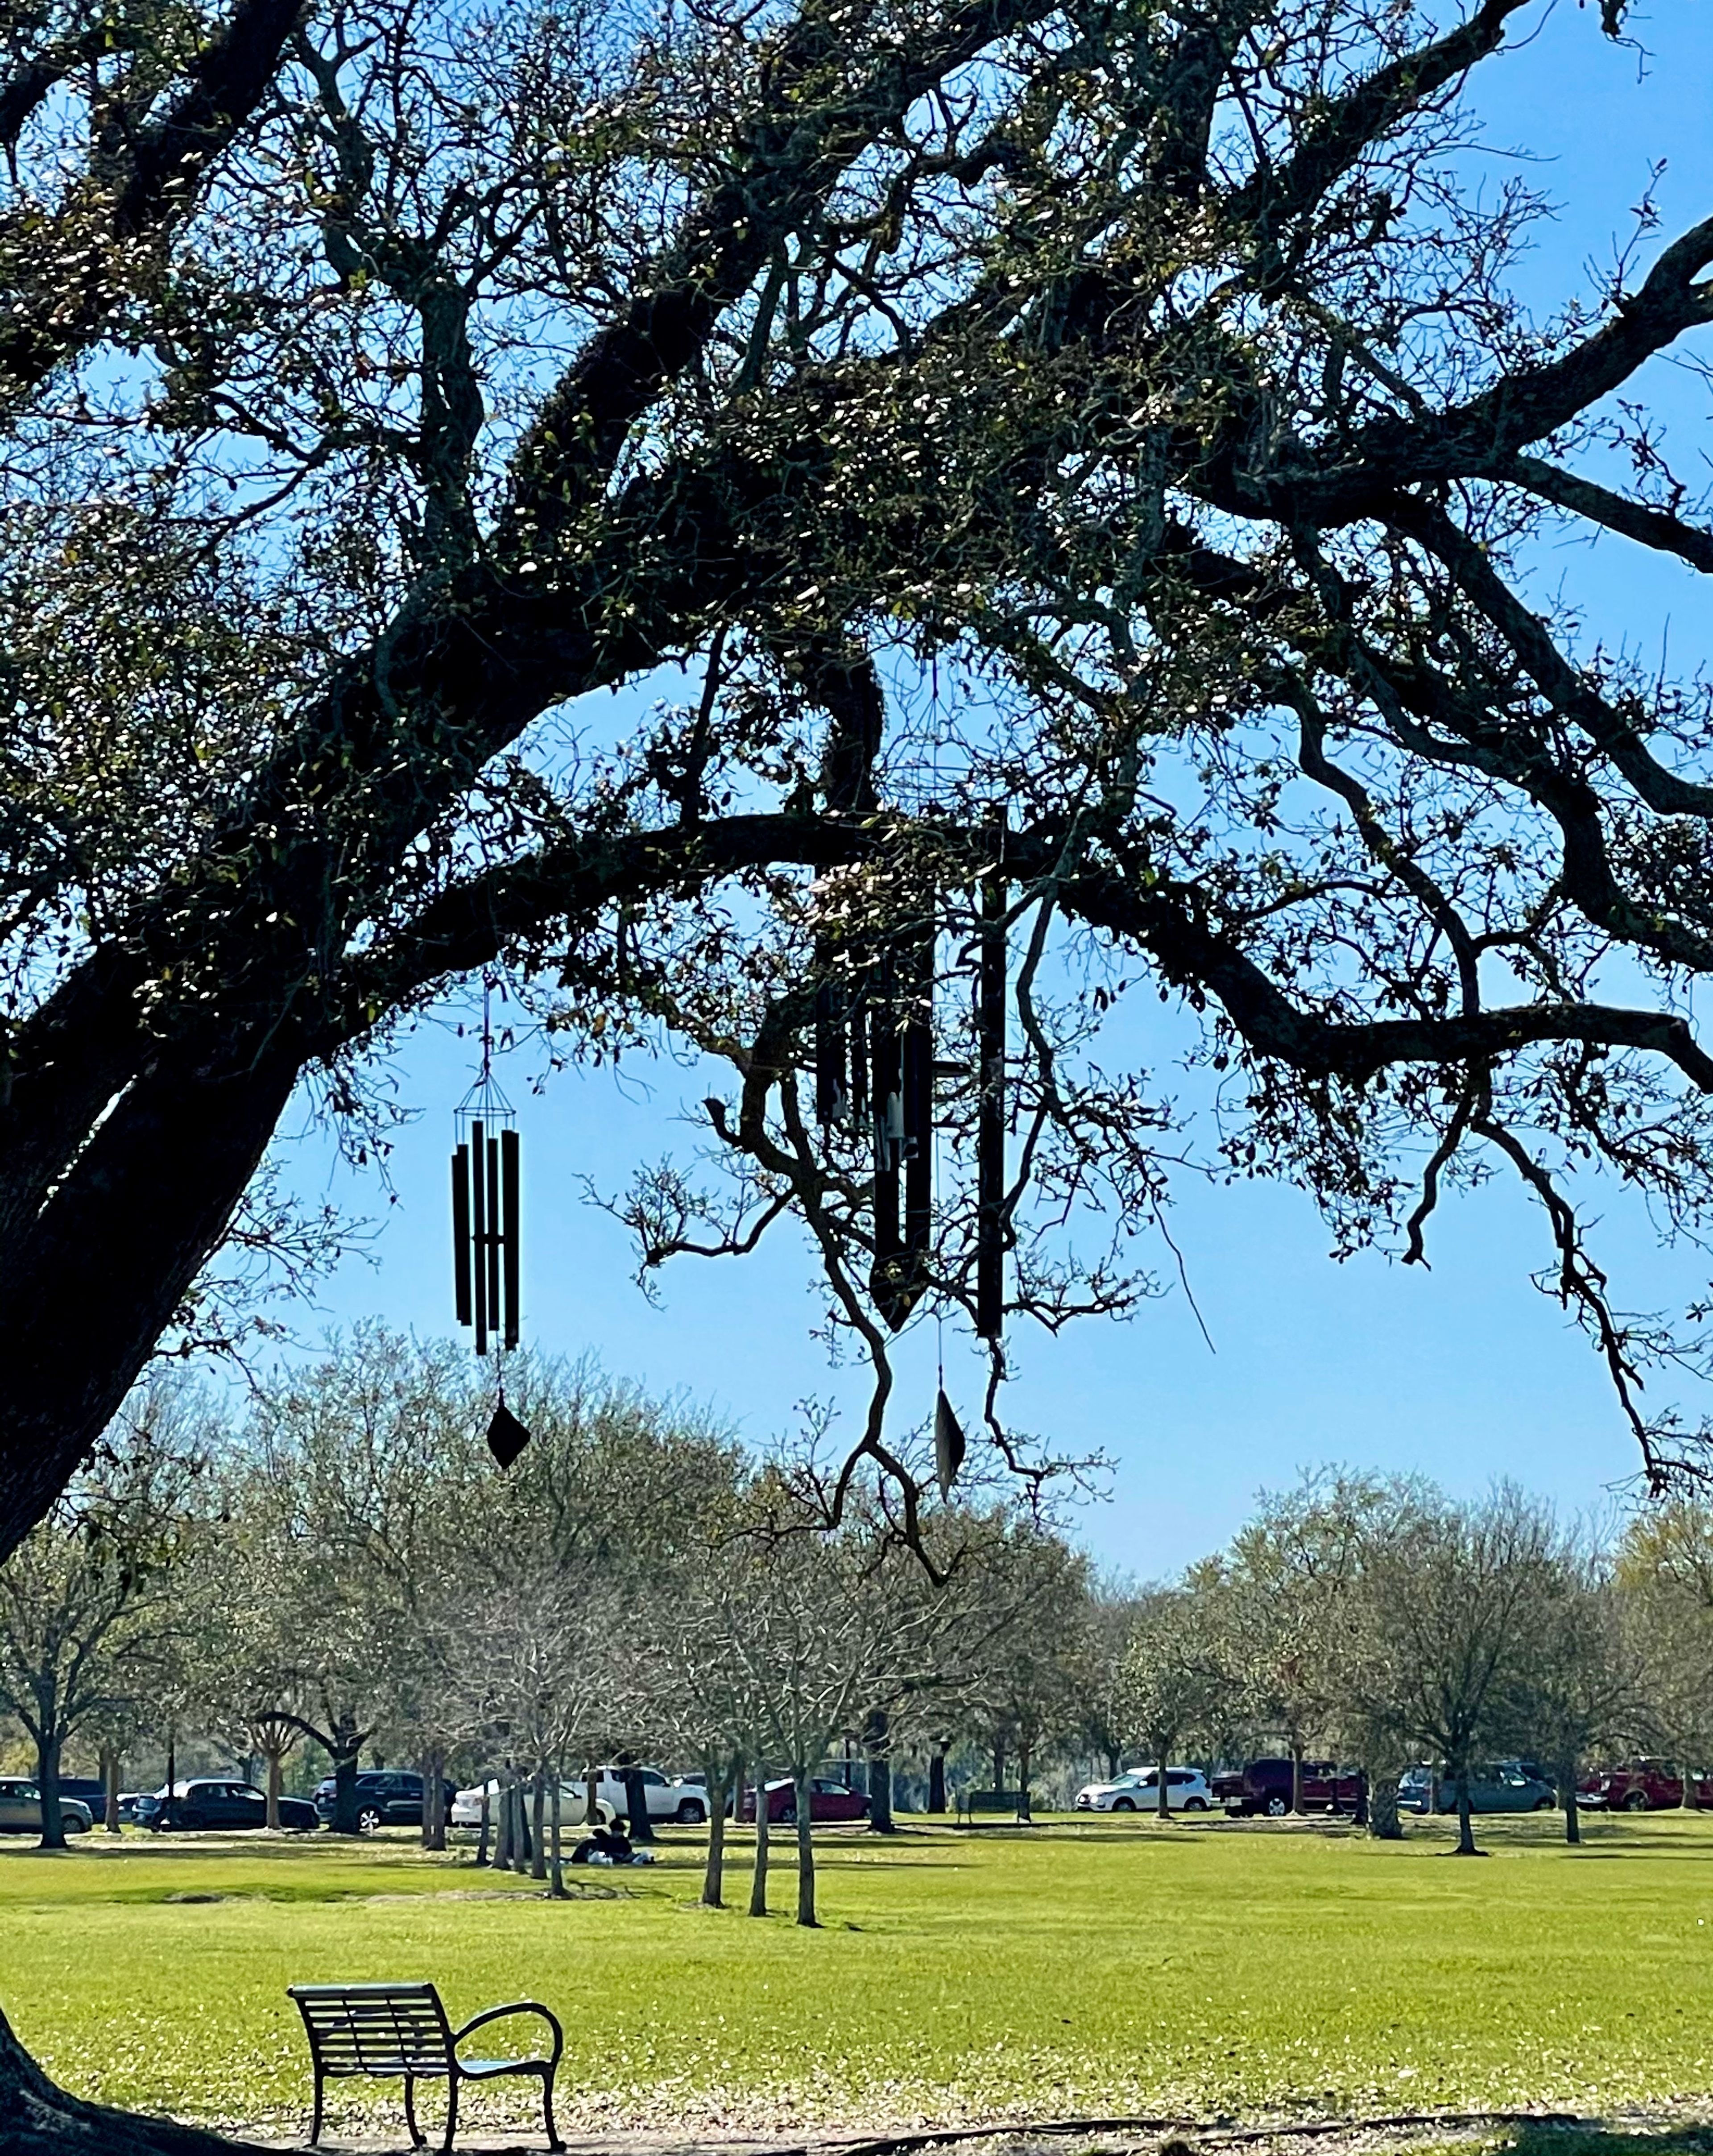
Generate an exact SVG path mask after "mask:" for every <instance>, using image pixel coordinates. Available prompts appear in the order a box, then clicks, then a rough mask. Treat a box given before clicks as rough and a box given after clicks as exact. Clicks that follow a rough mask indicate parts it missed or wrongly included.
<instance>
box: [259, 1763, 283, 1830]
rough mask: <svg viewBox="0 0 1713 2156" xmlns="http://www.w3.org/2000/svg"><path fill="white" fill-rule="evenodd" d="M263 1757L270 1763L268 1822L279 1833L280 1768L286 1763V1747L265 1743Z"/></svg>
mask: <svg viewBox="0 0 1713 2156" xmlns="http://www.w3.org/2000/svg"><path fill="white" fill-rule="evenodd" d="M262 1757H263V1758H264V1760H265V1761H266V1762H267V1765H268V1810H267V1824H268V1825H269V1826H270V1827H272V1828H273V1829H274V1830H275V1832H276V1833H277V1832H278V1830H279V1826H280V1768H281V1767H282V1766H283V1764H284V1763H285V1749H284V1748H283V1747H282V1746H280V1745H278V1744H269V1745H265V1746H264V1748H263V1751H262Z"/></svg>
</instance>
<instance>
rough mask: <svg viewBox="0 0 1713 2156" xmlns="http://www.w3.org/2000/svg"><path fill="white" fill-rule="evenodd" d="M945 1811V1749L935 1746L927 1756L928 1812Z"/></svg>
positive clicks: (941, 1745) (941, 1746)
mask: <svg viewBox="0 0 1713 2156" xmlns="http://www.w3.org/2000/svg"><path fill="white" fill-rule="evenodd" d="M928 1809H929V1810H930V1811H931V1812H943V1811H944V1810H945V1809H946V1748H945V1746H944V1745H943V1744H936V1746H935V1747H934V1749H933V1751H932V1752H931V1753H930V1754H929V1756H928Z"/></svg>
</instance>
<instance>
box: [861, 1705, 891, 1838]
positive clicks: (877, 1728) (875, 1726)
mask: <svg viewBox="0 0 1713 2156" xmlns="http://www.w3.org/2000/svg"><path fill="white" fill-rule="evenodd" d="M863 1753H864V1758H866V1759H867V1761H868V1767H869V1832H870V1833H871V1834H892V1833H895V1831H896V1829H895V1826H894V1825H893V1819H892V1722H891V1717H890V1716H889V1715H888V1713H887V1712H886V1710H885V1708H884V1707H876V1708H875V1709H874V1712H873V1713H871V1714H870V1715H869V1717H868V1719H867V1721H866V1722H864V1724H863Z"/></svg>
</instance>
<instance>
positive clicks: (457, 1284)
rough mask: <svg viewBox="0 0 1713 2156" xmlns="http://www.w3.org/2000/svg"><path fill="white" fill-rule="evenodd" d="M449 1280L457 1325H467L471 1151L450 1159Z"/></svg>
mask: <svg viewBox="0 0 1713 2156" xmlns="http://www.w3.org/2000/svg"><path fill="white" fill-rule="evenodd" d="M452 1279H453V1285H454V1290H455V1291H456V1293H457V1296H458V1322H459V1324H460V1325H468V1324H469V1322H470V1149H469V1147H468V1146H467V1145H461V1146H459V1148H458V1150H457V1152H454V1154H453V1156H452Z"/></svg>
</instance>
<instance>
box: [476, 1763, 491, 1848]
mask: <svg viewBox="0 0 1713 2156" xmlns="http://www.w3.org/2000/svg"><path fill="white" fill-rule="evenodd" d="M488 1827H489V1819H488V1785H487V1784H486V1783H485V1782H484V1783H483V1784H482V1823H481V1830H480V1832H479V1833H478V1835H477V1836H476V1862H477V1864H478V1865H479V1866H485V1865H486V1863H487V1861H488Z"/></svg>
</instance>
